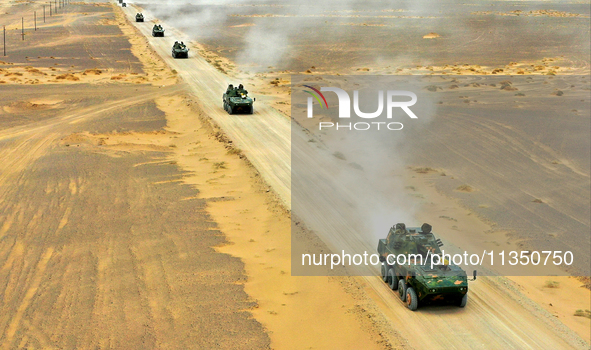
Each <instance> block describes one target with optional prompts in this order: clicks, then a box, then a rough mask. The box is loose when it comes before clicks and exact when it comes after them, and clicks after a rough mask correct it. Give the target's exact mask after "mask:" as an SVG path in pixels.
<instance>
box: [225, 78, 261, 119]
mask: <svg viewBox="0 0 591 350" xmlns="http://www.w3.org/2000/svg"><path fill="white" fill-rule="evenodd" d="M254 101H256V98H254V99H253V98H250V97H248V91H246V90H245V89H244V86H242V84H240V85H239V86H238V87H234V86H233V85H232V84H230V85H228V88H227V89H226V92H225V93H224V95H223V96H222V103H223V106H224V110H225V111H226V112H228V114H234V113H240V112H242V113H246V114H253V113H254V106H253V103H254Z"/></svg>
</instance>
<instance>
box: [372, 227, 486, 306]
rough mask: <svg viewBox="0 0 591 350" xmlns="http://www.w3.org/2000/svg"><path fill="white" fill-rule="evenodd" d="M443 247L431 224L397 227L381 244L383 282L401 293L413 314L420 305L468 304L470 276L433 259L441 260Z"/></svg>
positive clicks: (456, 267) (450, 265) (446, 262)
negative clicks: (438, 257) (438, 302)
mask: <svg viewBox="0 0 591 350" xmlns="http://www.w3.org/2000/svg"><path fill="white" fill-rule="evenodd" d="M442 245H443V243H442V242H441V240H440V239H437V238H435V236H434V235H433V233H431V225H429V224H423V225H422V226H421V227H408V228H407V227H406V226H405V225H404V224H402V223H400V224H396V225H395V226H393V227H392V228H391V229H390V231H389V233H388V237H387V238H386V239H380V240H379V243H378V253H379V255H380V261H381V262H382V267H381V276H382V280H383V281H384V282H386V283H387V284H388V286H389V287H390V288H391V289H392V290H398V294H399V296H400V299H402V301H403V302H405V303H406V305H407V307H408V308H409V309H411V310H413V311H414V310H416V309H417V308H418V306H419V304H427V303H432V302H436V301H442V302H446V303H452V304H455V305H458V306H459V307H464V306H466V303H467V302H468V278H467V276H466V272H465V271H464V270H463V269H462V268H461V267H459V266H456V265H453V264H450V263H449V262H448V261H445V260H443V261H441V259H433V255H438V256H441V250H440V249H439V247H441V246H442ZM435 261H437V262H438V264H437V265H435V264H434V262H435ZM474 279H476V271H474Z"/></svg>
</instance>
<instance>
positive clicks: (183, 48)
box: [172, 41, 189, 58]
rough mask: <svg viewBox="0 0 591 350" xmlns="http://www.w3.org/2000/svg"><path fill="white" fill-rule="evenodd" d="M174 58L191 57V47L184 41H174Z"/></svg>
mask: <svg viewBox="0 0 591 350" xmlns="http://www.w3.org/2000/svg"><path fill="white" fill-rule="evenodd" d="M172 58H189V48H188V47H187V45H185V43H183V42H182V41H181V42H180V43H179V42H178V41H175V42H174V45H172Z"/></svg>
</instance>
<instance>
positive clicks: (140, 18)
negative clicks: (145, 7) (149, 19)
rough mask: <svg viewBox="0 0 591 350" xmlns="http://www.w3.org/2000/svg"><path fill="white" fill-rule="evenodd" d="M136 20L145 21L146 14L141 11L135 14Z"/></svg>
mask: <svg viewBox="0 0 591 350" xmlns="http://www.w3.org/2000/svg"><path fill="white" fill-rule="evenodd" d="M135 21H136V22H143V21H144V15H143V14H142V13H141V12H138V13H137V14H136V15H135Z"/></svg>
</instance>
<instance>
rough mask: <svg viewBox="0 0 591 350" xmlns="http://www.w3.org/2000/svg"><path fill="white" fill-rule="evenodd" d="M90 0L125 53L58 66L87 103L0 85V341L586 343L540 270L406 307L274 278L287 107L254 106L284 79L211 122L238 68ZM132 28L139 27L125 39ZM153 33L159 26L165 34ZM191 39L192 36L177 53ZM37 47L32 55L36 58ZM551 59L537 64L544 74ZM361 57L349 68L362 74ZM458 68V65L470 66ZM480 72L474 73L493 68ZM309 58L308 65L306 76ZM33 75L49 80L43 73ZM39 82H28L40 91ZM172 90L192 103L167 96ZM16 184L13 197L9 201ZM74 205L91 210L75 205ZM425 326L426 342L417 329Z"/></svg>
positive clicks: (460, 211) (483, 227)
mask: <svg viewBox="0 0 591 350" xmlns="http://www.w3.org/2000/svg"><path fill="white" fill-rule="evenodd" d="M94 7H96V8H100V9H101V10H100V11H101V12H102V14H106V15H108V18H107V20H109V21H113V22H108V23H107V22H104V23H103V24H105V25H107V26H109V25H114V23H116V24H117V25H118V26H119V27H120V28H121V30H122V31H123V33H125V34H127V35H130V36H131V40H130V42H131V44H129V50H122V52H124V55H126V56H123V57H125V59H112V58H111V59H110V58H109V57H110V56H108V55H105V56H106V57H104V58H103V60H104V62H105V63H104V65H103V66H97V65H96V64H94V63H90V65H88V64H81V65H79V66H76V67H70V68H72V69H74V68H75V69H77V70H73V71H71V72H70V73H69V74H72V75H73V76H76V77H79V78H81V79H88V81H86V82H88V83H91V85H77V84H79V82H80V81H76V80H69V81H68V85H70V86H72V85H71V83H75V84H76V85H73V86H74V87H73V88H76V89H79V88H80V87H84V89H85V90H84V94H83V96H87V97H85V98H83V97H78V98H64V96H69V95H68V94H61V93H56V92H55V90H53V92H52V90H50V89H51V86H50V85H47V86H48V87H47V88H45V87H44V86H43V85H41V88H40V90H29V89H27V90H23V89H24V88H23V87H21V86H20V85H16V87H15V91H14V92H13V93H14V94H15V96H20V97H19V98H18V99H15V98H13V97H11V96H13V95H10V94H3V96H2V97H3V99H2V100H1V102H2V109H1V111H2V114H0V118H1V119H0V122H1V123H2V124H1V125H2V128H3V130H2V133H1V134H0V143H1V144H2V151H1V153H0V156H1V157H2V159H7V160H9V161H8V162H5V163H4V164H3V165H2V172H1V174H2V177H1V178H0V181H2V182H1V184H2V186H1V187H0V191H3V193H2V197H3V202H2V205H3V210H2V215H3V217H2V220H3V225H2V226H1V228H0V236H1V239H2V240H1V241H0V242H1V245H0V249H1V250H0V262H2V266H3V268H2V270H1V271H2V274H3V275H2V278H1V279H0V280H3V281H7V282H6V286H7V287H6V288H5V289H4V292H3V294H2V296H3V299H2V300H3V302H2V304H0V305H2V309H3V312H2V313H1V314H2V315H3V317H2V318H0V329H2V338H0V343H1V344H2V346H3V347H5V348H15V347H36V348H40V347H52V346H53V347H60V348H88V347H91V346H95V347H96V346H101V347H108V348H139V347H141V348H191V347H197V348H204V347H210V348H211V347H229V348H236V347H250V348H264V347H267V346H269V344H270V346H272V347H274V348H303V347H306V346H307V347H310V348H327V347H330V346H333V345H335V344H336V345H338V347H339V348H372V347H375V348H389V347H394V348H398V347H413V348H427V347H428V348H454V347H456V348H491V347H493V348H496V347H498V348H501V347H504V348H507V347H509V348H550V347H552V348H571V347H572V348H586V347H588V344H585V343H582V342H581V341H580V340H579V339H578V338H577V336H576V335H574V334H573V333H572V331H570V330H569V329H568V328H567V327H566V326H568V327H570V328H571V329H572V330H574V331H576V332H577V333H578V334H579V336H580V337H582V338H583V339H584V340H586V341H587V342H589V336H588V335H589V332H588V330H589V329H590V325H589V319H588V318H585V317H578V316H577V317H575V316H574V315H573V314H574V312H575V311H576V310H578V309H588V308H589V292H588V290H587V289H584V288H580V287H579V286H578V285H580V283H579V282H577V281H576V280H573V279H567V278H552V282H557V283H558V284H555V283H552V284H551V285H552V286H554V287H556V286H558V288H548V287H545V286H546V284H547V278H545V277H535V278H528V277H516V278H514V279H513V280H514V281H515V282H516V283H517V284H512V283H511V282H510V281H507V280H505V279H495V278H481V279H479V281H478V282H477V284H475V285H474V287H473V289H472V291H471V293H472V295H473V299H472V300H471V304H470V307H469V308H467V309H465V310H462V311H463V312H457V311H456V309H453V310H452V309H449V308H443V309H436V308H430V309H425V310H422V312H420V313H409V312H408V310H405V309H404V308H403V306H402V305H401V304H400V302H399V301H398V300H397V299H396V296H395V295H394V294H393V293H392V291H390V290H389V289H387V288H386V287H385V286H384V285H383V283H382V282H381V280H379V279H378V278H377V277H375V276H374V277H367V278H342V277H292V276H290V273H291V271H290V266H291V257H290V256H289V253H290V249H289V248H287V247H289V244H290V235H289V233H290V229H291V227H290V225H291V222H290V217H289V215H288V214H287V212H286V211H285V209H282V207H284V206H286V203H290V200H289V199H290V196H291V194H290V190H289V184H290V181H289V179H290V172H289V168H288V167H287V166H288V165H289V161H288V159H289V156H290V152H289V149H286V148H285V146H288V145H289V123H288V122H287V121H288V119H287V118H286V117H285V115H286V114H288V111H289V107H290V106H289V105H288V106H287V109H283V110H282V111H283V112H284V114H280V113H278V112H277V111H276V110H274V109H273V108H270V107H268V105H273V106H274V107H276V106H279V107H283V106H285V102H286V101H287V100H288V95H287V94H286V91H287V84H288V82H289V81H288V79H286V78H285V75H277V74H275V73H276V72H265V73H259V75H258V76H255V77H254V78H255V79H257V80H256V81H257V84H260V85H259V86H256V87H255V89H254V90H253V91H256V92H257V93H258V92H259V91H260V94H261V95H259V96H260V99H257V101H259V100H260V102H262V103H260V104H257V105H256V106H257V107H256V108H257V109H256V112H255V116H256V117H257V119H253V120H249V119H246V118H241V117H237V118H227V116H226V114H225V113H224V111H223V110H221V108H220V101H219V95H220V93H218V92H219V91H221V90H223V89H224V88H225V86H226V85H227V83H228V82H233V83H236V78H237V77H240V79H243V78H242V77H243V76H240V75H238V74H240V73H236V75H235V74H234V73H232V65H234V64H233V63H232V61H230V60H228V59H223V58H220V57H219V56H217V54H216V53H213V52H200V55H201V56H203V57H204V58H202V59H199V58H198V57H196V56H193V55H192V56H191V58H192V59H189V60H172V59H171V58H170V57H169V50H170V45H171V40H173V39H172V38H166V39H164V40H161V39H158V38H147V39H145V38H142V37H138V36H137V35H136V34H135V30H134V29H133V27H132V26H131V25H130V24H129V23H127V22H125V21H124V19H123V17H122V16H121V13H126V14H127V15H128V16H131V15H134V14H135V12H134V11H135V10H134V9H133V8H132V7H128V8H127V9H126V10H125V9H124V11H123V12H121V13H119V12H118V10H116V11H115V15H110V14H109V13H110V11H109V9H108V8H101V6H94ZM81 12H82V11H81ZM17 17H18V16H17ZM97 18H98V17H97ZM129 18H131V17H129ZM347 18H349V17H347ZM103 19H104V18H103ZM72 23H73V24H72V26H74V27H75V26H76V21H74V22H72ZM233 25H236V24H235V23H234V24H233ZM238 25H239V24H238ZM248 26H250V25H248ZM248 26H245V27H248ZM146 28H147V29H146ZM150 28H151V23H149V21H148V23H146V25H144V26H143V27H140V29H141V33H143V34H144V35H145V34H148V31H149V29H150ZM237 28H244V27H237ZM70 29H71V30H74V29H72V28H70ZM429 32H430V30H428V31H423V32H422V33H421V36H422V35H425V34H428V33H429ZM168 33H175V32H174V31H173V30H172V28H170V29H169V28H168V27H167V34H168ZM175 34H176V35H175V38H181V39H182V38H184V37H183V34H182V33H178V32H177V33H175ZM146 36H148V35H146ZM81 37H83V34H81ZM119 38H121V39H124V37H122V36H119ZM27 39H28V37H27ZM80 39H82V38H80ZM158 40H160V41H158ZM429 40H439V38H433V39H429ZM80 41H82V42H85V40H80ZM125 41H126V40H125V39H124V40H121V45H125ZM185 41H186V42H188V41H189V40H187V39H185ZM199 48H200V47H199V46H197V45H192V51H191V54H194V53H195V51H197V50H199ZM78 51H80V50H78ZM78 51H77V52H78ZM96 51H97V47H96V46H93V45H90V46H89V47H85V48H84V52H85V53H87V54H88V56H87V57H94V55H95V54H93V52H96ZM66 52H71V51H67V50H66ZM130 52H131V53H133V54H129V53H130ZM120 54H121V53H119V54H118V55H120ZM44 55H46V54H45V53H44V54H43V55H41V54H38V55H37V56H35V57H47V60H46V61H47V62H51V61H50V60H52V59H51V58H49V56H44ZM118 55H115V57H121V56H118ZM32 56H33V55H32ZM64 56H65V55H64ZM72 56H76V55H72ZM158 56H162V58H163V59H164V62H165V63H166V64H164V63H163V62H162V61H160V60H159V59H158ZM68 59H69V60H71V59H72V57H69V58H68ZM90 60H91V58H88V62H91V61H90ZM207 60H209V62H208V61H207ZM216 60H219V62H216ZM539 60H540V62H539V63H540V64H542V65H543V63H544V62H548V61H543V60H542V59H539ZM534 61H535V60H534ZM64 62H66V61H64ZM67 62H68V64H69V62H70V61H67ZM130 62H132V63H133V62H135V63H133V64H130ZM10 63H14V66H17V68H14V67H13V65H10V64H7V65H3V66H2V68H3V69H11V70H13V72H16V73H21V74H23V76H25V74H31V76H27V78H18V79H19V81H17V80H13V81H12V82H11V83H8V82H7V83H6V84H14V83H19V82H20V83H24V82H27V81H34V79H32V77H33V74H34V72H26V70H27V68H26V67H27V66H31V67H33V69H39V70H40V71H42V69H47V66H49V65H51V64H47V65H46V64H45V63H43V64H42V63H39V66H35V65H30V64H27V63H26V62H24V61H22V62H20V61H18V59H15V57H11V60H10ZM117 63H121V64H120V65H119V66H117ZM216 63H217V64H216ZM64 64H65V63H64ZM528 64H530V62H528ZM532 64H533V61H532ZM551 64H552V63H548V65H547V66H548V67H546V66H545V67H546V68H543V71H544V72H543V73H544V74H546V73H549V70H550V69H555V68H552V67H550V65H551ZM9 66H10V67H9ZM70 66H71V64H70ZM109 66H112V67H116V68H109ZM308 66H310V65H306V66H305V67H308ZM365 66H366V65H363V66H361V67H352V68H351V70H357V69H360V72H368V71H371V68H366V67H365ZM507 66H510V67H513V66H519V64H518V65H511V64H509V63H508V64H507ZM526 66H527V65H526V64H525V63H524V64H523V67H522V68H519V67H516V68H515V69H516V70H517V69H525V68H524V67H526ZM428 67H429V66H424V67H423V66H421V67H420V68H417V72H418V73H419V74H420V73H421V72H422V71H423V70H424V69H426V70H429V69H428ZM438 67H442V69H443V67H445V65H444V64H443V65H440V66H438ZM461 67H462V68H458V69H461V70H462V71H461V73H464V71H465V73H467V74H470V73H469V72H474V71H473V70H471V69H470V68H474V69H475V70H476V69H477V68H476V66H475V65H473V66H461ZM464 67H467V68H464ZM486 67H489V68H486V69H487V70H488V71H490V73H491V74H492V72H493V71H494V69H498V68H500V67H505V66H499V65H489V66H486ZM14 69H19V70H18V71H16V70H14ZM87 69H100V70H101V75H99V76H97V75H94V74H92V73H90V72H87V74H86V76H84V75H83V73H84V72H85V71H86V70H87ZM315 69H316V68H315V67H314V68H312V67H311V66H310V68H309V70H310V73H308V74H311V75H313V74H312V73H313V71H314V70H315ZM365 69H367V70H365ZM381 69H383V68H381ZM408 69H409V70H410V68H408ZM446 69H449V70H450V71H452V70H453V69H454V68H450V67H449V66H448V67H446ZM556 69H559V70H561V69H562V68H561V67H559V68H556ZM29 70H30V69H29ZM103 70H104V71H103ZM564 70H565V71H566V70H568V69H567V68H564ZM67 71H68V70H64V71H63V72H62V74H66V72H67ZM319 71H320V70H319ZM533 71H535V65H534V69H532V72H533ZM42 72H44V73H46V74H47V75H48V76H49V77H51V74H55V73H52V72H53V71H52V70H51V68H49V70H47V71H42ZM103 72H104V73H103ZM511 72H513V71H511ZM89 73H90V74H89ZM132 73H137V75H138V76H141V77H143V80H142V81H141V82H143V83H148V84H139V85H130V84H127V83H130V82H131V83H135V82H136V80H135V79H136V78H134V77H133V76H134V75H135V74H132ZM222 73H229V74H230V75H229V76H226V75H223V74H222ZM247 73H248V72H246V70H243V74H247ZM456 73H457V72H456ZM497 73H499V72H497ZM163 74H164V76H162V75H163ZM121 75H125V77H123V79H112V77H117V76H121ZM177 75H178V76H180V78H181V79H182V80H183V81H184V82H185V84H182V85H180V86H179V85H177V86H169V87H166V88H162V87H160V86H161V85H171V84H173V83H175V82H176V81H177ZM89 76H90V77H89ZM246 76H252V75H251V74H250V73H248V75H244V77H246ZM8 77H11V76H10V75H9V76H8ZM16 77H21V76H18V75H16ZM49 77H47V78H46V80H43V82H44V83H52V84H56V83H55V82H53V81H52V80H58V79H55V78H49ZM37 79H38V78H37ZM144 79H145V80H144ZM59 80H62V79H59ZM112 80H115V81H112ZM120 80H127V81H126V82H123V84H122V82H121V81H120ZM39 81H40V82H41V79H40V80H39ZM273 81H275V82H276V83H273ZM150 83H151V84H150ZM0 88H2V86H0ZM73 88H71V89H73ZM181 89H184V90H185V91H188V92H189V93H192V94H194V96H195V97H190V96H189V97H184V96H185V92H181ZM64 91H66V92H68V91H73V90H68V89H67V88H65V87H64ZM107 92H109V93H108V94H107V95H105V94H106V93H107ZM27 94H28V95H27ZM23 96H24V97H23ZM40 96H41V97H40ZM96 96H101V98H100V99H98V100H97V98H96ZM15 100H16V101H17V102H15ZM97 105H100V106H101V108H99V109H97V108H96V106H97ZM23 110H25V112H22V111H23ZM198 115H199V116H201V118H200V117H198ZM208 118H211V119H212V120H213V121H211V120H210V119H208ZM218 128H221V130H223V131H224V133H223V134H222V133H220V131H219V129H218ZM31 135H35V136H34V137H33V136H31ZM278 135H279V136H278ZM230 141H231V142H230ZM286 141H287V142H286ZM5 146H6V147H5ZM243 155H244V156H246V159H248V163H250V164H251V165H253V166H254V168H256V170H258V172H256V171H255V170H253V168H251V167H249V166H248V165H247V163H246V160H245V159H244V156H243ZM56 165H59V166H56ZM417 166H434V165H431V164H429V163H427V165H424V164H418V165H417ZM97 168H99V169H101V171H99V172H97V171H96V169H97ZM65 169H68V170H65ZM286 169H287V170H286ZM413 173H414V172H413V170H412V169H409V170H408V172H407V175H408V177H409V179H408V183H409V186H413V185H414V186H415V188H416V189H418V191H420V194H421V195H422V196H423V198H425V197H426V198H429V201H427V203H431V204H432V205H431V206H430V205H425V206H424V208H425V211H424V213H425V214H424V215H425V216H424V217H420V218H417V219H418V220H420V219H424V220H425V221H429V222H433V221H434V220H433V218H434V217H440V219H439V220H438V221H437V223H436V224H437V226H438V227H442V229H443V228H444V227H449V228H450V229H451V227H450V225H451V226H453V225H454V224H455V225H456V226H459V227H465V226H470V225H476V227H478V229H474V231H478V232H486V231H487V230H488V231H490V226H487V223H485V222H483V221H482V220H481V218H479V217H478V216H477V215H475V214H473V213H471V211H470V210H469V208H465V207H464V206H463V203H461V202H457V201H456V200H454V199H451V198H450V197H449V196H447V195H446V194H442V193H441V192H439V191H437V190H436V187H434V183H435V181H433V179H431V178H429V177H424V176H423V177H418V176H417V177H415V178H412V176H413V175H414V174H413ZM47 174H53V176H52V177H51V178H49V179H48V177H47ZM71 174H76V175H71ZM455 175H456V176H459V173H455ZM413 181H415V182H414V183H413ZM184 184H188V185H190V186H187V185H184ZM268 190H270V191H269V192H267V191H268ZM22 193H30V195H28V196H26V197H27V198H29V199H28V200H27V201H25V203H23V201H22V198H23V196H22ZM37 198H39V200H37ZM40 198H43V200H41V199H40ZM104 198H108V201H105V200H104ZM156 199H157V200H156ZM81 208H94V209H93V216H92V217H89V214H87V213H86V212H85V211H84V210H82V209H81ZM113 208H116V209H117V213H118V214H117V215H113V213H112V212H113V210H112V209H113ZM442 211H445V214H443V215H442V214H441V212H442ZM95 212H96V214H95ZM431 212H432V213H434V214H433V215H429V213H431ZM437 213H439V215H436V214H437ZM441 216H447V217H452V218H454V219H455V220H457V222H454V223H452V222H451V221H450V220H448V219H445V218H441ZM122 219H123V220H122ZM118 220H119V221H118ZM111 221H112V222H113V223H110V222H111ZM97 222H100V225H99V224H97ZM121 222H125V223H127V224H126V225H120V223H121ZM311 223H312V225H310V226H311V227H312V228H316V227H317V226H316V227H314V224H315V223H314V222H311ZM446 225H447V226H446ZM97 228H98V229H97ZM89 233H90V234H89ZM292 234H294V235H295V236H297V237H300V238H302V237H303V238H302V240H303V241H304V242H305V243H304V244H303V245H304V248H305V249H307V250H308V251H323V250H324V251H325V250H326V249H329V248H328V247H327V246H326V245H325V244H324V243H323V242H320V241H319V240H318V237H317V236H316V235H315V234H314V233H313V232H312V233H311V232H309V231H306V230H298V229H296V230H294V231H293V232H292ZM39 237H42V239H41V240H40V239H39ZM500 237H503V236H502V234H501V235H500ZM304 238H305V239H304ZM212 247H215V250H213V249H211V248H212ZM237 258H239V259H237ZM575 288H576V289H575ZM253 317H254V318H253ZM88 320H90V322H89V321H88ZM212 320H215V321H212ZM402 324H404V325H405V326H404V327H400V325H402ZM425 329H428V330H429V332H430V334H432V335H433V337H424V332H425ZM585 330H587V332H585ZM302 334H312V335H313V336H310V337H303V336H302Z"/></svg>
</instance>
